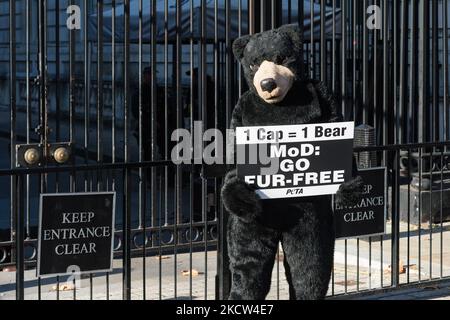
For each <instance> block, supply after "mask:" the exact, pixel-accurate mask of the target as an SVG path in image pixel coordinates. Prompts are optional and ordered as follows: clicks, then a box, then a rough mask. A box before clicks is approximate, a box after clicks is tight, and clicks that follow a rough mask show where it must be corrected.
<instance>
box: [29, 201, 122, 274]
mask: <svg viewBox="0 0 450 320" xmlns="http://www.w3.org/2000/svg"><path fill="white" fill-rule="evenodd" d="M115 196H116V195H115V193H114V192H99V193H70V194H42V195H41V199H40V211H39V240H38V259H37V260H38V267H37V274H38V276H46V275H63V274H70V273H72V272H73V271H74V270H76V271H77V272H79V273H91V272H94V271H98V272H100V271H111V270H112V258H113V241H114V211H115Z"/></svg>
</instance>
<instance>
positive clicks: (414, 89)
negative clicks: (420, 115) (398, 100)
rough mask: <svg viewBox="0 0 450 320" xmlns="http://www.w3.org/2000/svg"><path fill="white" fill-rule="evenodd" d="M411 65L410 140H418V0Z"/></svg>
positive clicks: (413, 15)
mask: <svg viewBox="0 0 450 320" xmlns="http://www.w3.org/2000/svg"><path fill="white" fill-rule="evenodd" d="M411 11H412V13H411V18H412V23H411V66H410V84H409V87H410V92H409V107H408V111H409V112H408V114H409V115H410V117H411V119H410V123H409V125H408V139H409V140H408V142H410V143H412V142H417V139H416V135H417V132H416V128H417V124H416V122H417V115H416V112H417V98H418V93H417V90H418V85H417V77H418V73H417V64H418V59H417V58H418V55H417V50H418V42H419V41H418V39H419V34H418V15H419V12H418V5H417V0H412V4H411Z"/></svg>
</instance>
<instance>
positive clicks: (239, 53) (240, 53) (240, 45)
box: [233, 35, 251, 61]
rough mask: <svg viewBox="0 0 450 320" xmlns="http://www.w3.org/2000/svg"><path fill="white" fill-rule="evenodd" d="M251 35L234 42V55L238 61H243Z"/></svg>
mask: <svg viewBox="0 0 450 320" xmlns="http://www.w3.org/2000/svg"><path fill="white" fill-rule="evenodd" d="M250 38H251V35H246V36H243V37H240V38H238V39H236V40H234V42H233V53H234V56H235V57H236V59H237V60H239V61H241V60H242V58H243V57H244V49H245V47H246V46H247V44H248V43H249V41H250Z"/></svg>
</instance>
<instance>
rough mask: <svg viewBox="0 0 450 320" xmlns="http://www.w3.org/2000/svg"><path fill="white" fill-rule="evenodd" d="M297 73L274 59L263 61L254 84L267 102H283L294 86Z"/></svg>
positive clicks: (255, 76)
mask: <svg viewBox="0 0 450 320" xmlns="http://www.w3.org/2000/svg"><path fill="white" fill-rule="evenodd" d="M294 79H295V75H294V73H293V72H292V70H290V69H289V68H287V67H285V66H283V65H279V64H276V63H274V62H272V61H267V60H266V61H263V63H261V65H260V66H259V68H258V71H257V72H256V73H255V75H254V78H253V85H254V87H255V88H256V91H257V93H258V95H259V96H260V97H261V98H262V99H264V101H266V102H267V103H270V104H274V103H278V102H281V101H282V100H283V99H284V97H285V96H286V94H287V93H288V92H289V90H290V89H291V87H292V83H293V82H294Z"/></svg>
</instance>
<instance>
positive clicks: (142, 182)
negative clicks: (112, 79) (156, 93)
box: [133, 0, 148, 300]
mask: <svg viewBox="0 0 450 320" xmlns="http://www.w3.org/2000/svg"><path fill="white" fill-rule="evenodd" d="M138 10H139V21H138V33H139V43H138V69H139V71H138V72H139V76H138V87H139V88H138V90H139V119H138V122H139V124H138V126H139V129H138V131H139V139H138V149H139V162H140V163H141V164H142V162H143V161H147V160H148V159H144V157H143V144H144V141H143V130H144V128H143V115H144V110H143V98H142V94H143V91H142V72H143V69H142V42H143V41H142V38H143V36H142V23H143V21H142V20H143V2H142V0H139V9H138ZM133 103H134V102H133ZM133 107H135V106H133ZM146 129H147V128H146ZM147 170H148V167H142V166H140V167H139V204H138V205H139V210H138V212H139V229H142V241H143V242H142V300H145V299H146V281H147V279H146V259H145V257H146V247H147V236H146V219H145V218H146V216H145V213H146V212H145V211H146V207H145V203H146V201H145V199H146V194H145V190H146V180H147V176H146V175H145V174H144V171H145V172H147Z"/></svg>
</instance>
